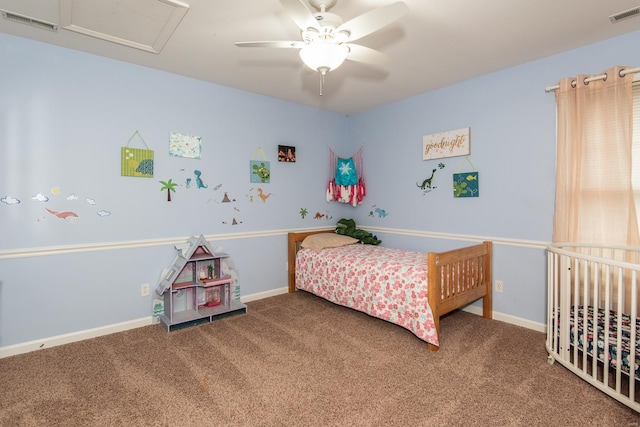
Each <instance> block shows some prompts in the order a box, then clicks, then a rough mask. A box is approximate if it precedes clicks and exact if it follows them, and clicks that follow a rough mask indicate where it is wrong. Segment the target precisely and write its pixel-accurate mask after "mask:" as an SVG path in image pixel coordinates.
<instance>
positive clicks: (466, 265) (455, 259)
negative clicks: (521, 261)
mask: <svg viewBox="0 0 640 427" xmlns="http://www.w3.org/2000/svg"><path fill="white" fill-rule="evenodd" d="M491 250H492V244H491V242H483V243H481V244H479V245H474V246H467V247H464V248H460V249H454V250H451V251H447V252H440V253H436V252H430V253H429V255H428V256H429V279H428V286H429V305H430V306H431V311H432V312H433V318H434V321H435V324H436V330H437V331H438V336H440V317H441V316H444V315H445V314H447V313H449V312H451V311H453V310H456V309H458V308H461V307H464V306H465V305H467V304H469V303H472V302H474V301H476V300H478V299H480V298H482V316H483V317H484V318H485V319H491V318H492V316H493V314H492V308H491V264H492V260H491ZM429 349H431V350H433V351H436V350H437V349H438V347H437V346H434V345H433V344H429Z"/></svg>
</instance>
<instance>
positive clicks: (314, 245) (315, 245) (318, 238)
mask: <svg viewBox="0 0 640 427" xmlns="http://www.w3.org/2000/svg"><path fill="white" fill-rule="evenodd" d="M358 242H359V240H358V239H355V238H353V237H351V236H345V235H343V234H336V233H318V234H312V235H310V236H307V237H305V239H304V240H303V241H302V243H301V245H300V246H302V247H303V248H307V249H314V250H316V251H319V250H321V249H324V248H337V247H339V246H346V245H352V244H354V243H358Z"/></svg>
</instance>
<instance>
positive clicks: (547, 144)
mask: <svg viewBox="0 0 640 427" xmlns="http://www.w3.org/2000/svg"><path fill="white" fill-rule="evenodd" d="M639 42H640V32H635V33H631V34H628V35H626V36H622V37H618V38H615V39H611V40H607V41H604V42H601V43H597V44H593V45H590V46H586V47H584V48H580V49H576V50H573V51H570V52H566V53H563V54H560V55H555V56H552V57H548V58H545V59H542V60H538V61H534V62H530V63H526V64H523V65H520V66H517V67H514V68H510V69H506V70H502V71H499V72H495V73H492V74H488V75H485V76H482V77H478V78H475V79H472V80H468V81H465V82H462V83H460V84H456V85H453V86H450V87H446V88H444V89H441V90H437V91H433V92H429V93H425V94H422V95H418V96H415V97H412V98H410V99H406V100H403V101H400V102H397V103H394V104H390V105H386V106H382V107H379V108H376V109H373V110H370V111H367V112H363V113H360V114H357V115H354V116H351V117H350V118H349V144H350V145H351V146H352V149H355V148H356V147H359V146H363V147H364V152H365V158H366V159H365V167H366V174H367V186H368V187H367V188H368V197H367V199H366V206H365V208H364V209H361V210H359V211H358V215H357V221H358V223H359V224H360V225H361V226H363V227H366V226H370V227H382V228H390V229H405V230H415V231H416V232H424V233H427V232H433V233H448V234H454V235H464V236H475V237H480V238H482V237H486V238H489V239H491V240H495V241H496V245H495V248H494V250H495V254H494V255H495V256H494V278H495V279H500V280H503V281H504V292H503V293H502V294H496V293H494V304H493V307H494V310H495V311H497V312H500V313H503V314H507V315H511V316H515V317H520V318H524V319H528V320H531V321H534V322H540V323H544V322H545V309H546V305H545V301H546V300H545V298H546V293H545V291H546V270H545V269H546V258H545V252H544V249H535V247H536V246H539V247H541V248H543V247H544V246H545V243H546V242H549V241H550V240H551V238H552V233H553V212H554V192H555V189H554V185H555V97H554V94H553V93H546V92H545V90H544V89H545V87H547V86H551V85H554V84H556V83H557V82H558V80H559V79H560V78H563V77H568V76H576V75H578V74H599V73H601V72H602V71H604V70H605V69H607V68H610V67H612V66H614V65H626V66H630V67H637V66H640V51H639V50H638V48H637V46H638V43H639ZM434 66H435V65H434ZM468 66H469V67H473V61H470V62H469V64H468ZM424 78H425V79H428V78H429V70H428V69H425V70H424ZM464 127H470V128H471V155H470V157H469V158H470V160H471V162H472V163H473V165H474V166H475V168H476V169H477V171H478V172H479V183H480V185H479V190H480V192H479V194H480V196H479V197H478V198H458V199H456V198H454V197H453V183H452V181H453V178H452V175H453V173H455V172H456V170H457V169H458V167H459V166H460V164H461V162H462V160H463V158H462V157H451V158H446V159H441V160H429V161H423V160H422V136H423V135H429V134H432V133H438V132H443V131H448V130H454V129H459V128H464ZM440 163H442V164H444V168H443V169H440V168H439V166H438V165H439V164H440ZM434 168H435V169H436V170H437V171H436V173H435V176H434V181H433V184H434V185H435V186H436V187H437V188H436V189H434V190H433V191H431V192H429V193H427V194H424V193H423V191H422V190H420V189H419V188H418V187H417V186H416V182H417V181H421V180H423V179H424V178H425V177H428V176H429V175H430V174H431V171H432V170H433V169H434ZM470 170H472V168H471V167H470V166H469V164H468V163H466V164H465V165H464V166H463V168H462V169H461V171H464V172H466V171H470ZM374 206H375V207H376V208H380V209H383V210H384V211H385V212H387V213H388V215H387V216H386V217H382V218H381V217H379V216H378V215H376V214H375V211H374V208H373V207H374ZM372 211H373V215H371V212H372ZM382 239H383V244H386V245H392V246H400V247H404V248H407V249H420V250H426V249H428V248H433V247H436V248H438V247H442V248H449V247H451V246H452V242H451V241H446V242H444V241H434V239H424V238H423V239H418V238H408V237H406V236H386V237H384V238H382ZM532 246H533V248H532Z"/></svg>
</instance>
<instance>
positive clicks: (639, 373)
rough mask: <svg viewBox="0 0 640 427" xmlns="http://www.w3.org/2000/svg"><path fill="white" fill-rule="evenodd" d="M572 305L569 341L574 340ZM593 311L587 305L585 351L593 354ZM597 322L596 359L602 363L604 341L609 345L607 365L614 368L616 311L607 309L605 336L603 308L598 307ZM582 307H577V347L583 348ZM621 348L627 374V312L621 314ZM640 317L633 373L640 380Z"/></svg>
mask: <svg viewBox="0 0 640 427" xmlns="http://www.w3.org/2000/svg"><path fill="white" fill-rule="evenodd" d="M574 312H575V310H574V307H571V319H570V322H569V323H570V331H571V332H570V338H571V342H574V333H575V332H574V331H575V324H574V323H575V322H574ZM593 314H594V311H593V307H592V306H587V337H586V339H587V353H588V354H589V355H591V356H593V333H594V316H593ZM557 319H558V333H559V332H560V318H559V317H558V318H557ZM597 322H598V338H597V346H598V360H599V361H600V362H603V363H604V361H605V360H604V348H605V343H608V347H609V365H610V366H611V367H613V368H614V369H615V367H616V364H617V355H618V343H617V340H618V313H617V312H615V311H613V310H610V311H609V332H608V334H606V336H605V331H604V326H605V310H604V309H602V308H600V309H598V315H597ZM584 334H585V332H584V307H583V306H579V307H578V348H579V349H580V350H584V341H585V337H584ZM621 334H622V348H621V360H622V371H623V372H625V373H626V374H627V375H628V374H629V365H630V363H629V360H630V355H631V347H630V341H631V317H630V316H629V315H628V314H622V331H621ZM639 337H640V319H636V346H635V347H636V365H635V374H636V379H639V380H640V340H638V338H639Z"/></svg>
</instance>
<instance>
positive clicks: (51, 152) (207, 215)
mask: <svg viewBox="0 0 640 427" xmlns="http://www.w3.org/2000/svg"><path fill="white" fill-rule="evenodd" d="M0 64H1V70H2V71H1V72H0V75H1V78H0V94H1V95H0V153H2V154H1V155H0V199H3V200H4V202H2V203H0V347H1V346H7V345H11V344H16V343H22V342H28V341H32V340H36V339H41V338H46V337H51V336H55V335H59V334H65V333H70V332H75V331H83V330H86V329H90V328H95V327H100V326H105V325H110V324H115V323H119V322H125V321H129V320H134V319H140V318H143V317H147V316H149V315H150V307H151V299H150V297H146V298H143V297H140V285H141V284H142V283H150V284H151V287H152V289H153V288H154V287H155V284H156V283H157V279H158V276H159V274H160V272H161V271H162V269H163V268H165V267H167V266H168V265H169V264H170V263H171V261H172V259H173V257H174V256H175V250H174V248H173V245H172V244H165V245H161V246H157V247H156V246H151V247H143V248H132V249H118V250H98V251H95V250H90V251H80V252H79V253H73V254H64V255H47V256H36V257H32V256H27V257H23V258H19V259H15V258H12V255H13V254H14V252H15V251H17V250H30V249H33V248H45V249H51V248H54V249H55V248H57V247H59V246H68V245H72V246H73V247H77V245H89V244H90V245H98V247H100V248H103V247H104V246H105V244H109V243H116V244H123V243H127V242H143V243H144V242H148V241H149V240H156V239H164V238H167V239H181V238H184V239H185V240H186V238H187V237H188V236H191V235H199V234H204V235H205V236H206V235H220V236H225V235H236V234H238V233H244V235H245V236H246V235H248V236H251V235H252V233H254V234H255V233H269V232H275V231H278V230H289V229H293V228H308V227H321V226H322V227H327V226H333V225H334V224H335V219H334V218H335V217H338V218H339V217H340V212H341V211H343V210H345V206H344V205H340V204H336V203H332V204H330V203H327V202H326V200H325V188H326V182H327V179H328V176H329V172H328V170H327V165H328V149H329V147H330V146H332V147H340V146H343V145H344V144H345V143H346V136H347V117H345V116H343V115H339V114H334V113H329V112H325V111H321V110H317V109H313V108H308V107H304V106H301V105H297V104H294V103H290V102H284V101H281V100H277V99H273V98H268V97H264V96H259V95H256V94H251V93H247V92H242V91H238V90H234V89H230V88H226V87H221V86H217V85H212V84H209V83H205V82H202V81H197V80H193V79H188V78H184V77H180V76H177V75H173V74H169V73H164V72H160V71H157V70H153V69H149V68H144V67H139V66H135V65H131V64H128V63H124V62H118V61H114V60H111V59H107V58H101V57H98V56H93V55H88V54H85V53H81V52H77V51H73V50H68V49H62V48H59V47H55V46H50V45H47V44H43V43H38V42H33V41H30V40H26V39H22V38H17V37H13V36H8V35H0ZM136 130H138V131H139V132H140V133H141V134H142V136H143V137H144V139H145V140H146V142H147V144H148V145H149V146H150V147H151V148H152V149H153V150H154V151H155V153H154V155H155V171H154V177H153V178H132V177H122V176H120V148H121V147H122V146H124V145H126V144H127V142H128V140H129V138H130V137H131V136H132V134H133V133H134V132H135V131H136ZM170 132H179V133H183V134H187V135H193V136H199V137H201V138H202V141H203V148H202V158H201V159H200V160H195V159H185V158H177V157H169V156H168V147H169V133H170ZM278 144H283V145H293V146H295V147H296V155H297V161H296V162H295V163H279V162H277V160H276V159H277V157H276V152H277V146H278ZM132 146H136V147H139V146H141V142H140V141H137V140H136V139H134V140H133V141H132ZM259 146H261V147H263V148H264V151H265V152H266V154H267V156H268V158H269V160H270V161H271V182H270V183H268V184H264V185H262V184H254V183H251V182H250V180H249V175H250V174H249V160H250V159H251V158H252V157H253V155H254V152H255V150H256V148H257V147H259ZM260 158H261V157H259V156H258V159H260ZM196 169H197V170H200V171H201V172H202V175H201V177H202V178H203V181H204V183H205V184H206V185H207V186H208V188H206V189H203V188H201V189H198V188H196V186H195V183H194V185H192V187H191V188H189V189H187V188H186V178H188V177H191V178H192V180H193V178H194V177H195V175H194V172H193V171H194V170H196ZM170 178H171V179H173V181H174V182H177V183H179V184H180V186H179V187H178V188H177V189H176V192H175V193H172V202H170V203H169V202H167V200H166V191H165V192H161V191H160V189H161V187H162V185H161V184H160V183H159V181H160V180H163V181H166V180H168V179H170ZM219 185H221V186H220V187H219V188H217V189H216V187H218V186H219ZM258 187H260V188H263V190H264V192H265V193H267V194H268V193H271V196H270V197H269V198H268V199H267V201H266V202H264V203H263V202H262V200H261V199H260V198H259V197H258V193H257V188H258ZM54 188H57V189H59V193H57V191H53V189H54ZM225 192H226V193H227V195H228V197H229V200H231V202H230V203H222V201H223V197H224V193H225ZM56 193H57V194H56ZM37 194H41V195H42V196H43V197H44V198H46V200H47V201H37V200H34V198H33V196H35V195H37ZM70 196H74V197H71V199H72V200H69V198H70ZM9 199H14V200H19V203H15V204H8V203H7V202H8V200H9ZM87 199H89V200H90V201H91V202H89V201H87ZM42 200H45V199H42ZM45 208H49V209H51V210H53V211H56V212H64V211H71V212H74V213H75V214H77V215H78V218H77V219H76V220H75V222H71V221H68V220H64V219H61V218H58V217H56V216H54V215H52V214H50V213H49V212H47V211H46V210H45ZM302 208H304V209H306V210H307V211H308V212H309V214H308V215H307V216H306V217H305V218H302V216H301V215H300V213H299V212H300V209H302ZM99 211H106V212H108V213H109V215H107V216H100V215H98V214H97V213H98V212H99ZM316 213H319V214H320V215H319V217H321V218H320V219H314V217H315V216H316V215H315V214H316ZM234 219H236V222H237V224H236V225H232V224H233V220H234ZM212 244H213V246H214V247H218V246H222V247H223V248H224V250H226V251H228V252H229V253H230V254H231V255H232V256H233V260H234V263H235V265H236V267H237V268H238V270H239V274H240V283H241V288H242V294H243V295H251V294H256V293H260V292H264V291H269V290H273V289H278V288H282V287H284V286H286V285H287V274H286V270H285V267H286V261H287V258H286V257H287V254H286V248H287V246H286V236H285V235H284V234H283V233H280V234H279V235H278V234H274V235H273V236H270V235H267V236H265V237H259V238H251V237H247V238H242V239H228V240H227V241H212ZM54 252H55V251H54Z"/></svg>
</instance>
